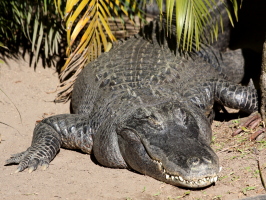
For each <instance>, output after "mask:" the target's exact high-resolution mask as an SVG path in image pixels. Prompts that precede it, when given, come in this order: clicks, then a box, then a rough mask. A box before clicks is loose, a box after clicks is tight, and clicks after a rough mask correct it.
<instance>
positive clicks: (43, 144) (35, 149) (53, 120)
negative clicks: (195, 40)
mask: <svg viewBox="0 0 266 200" xmlns="http://www.w3.org/2000/svg"><path fill="white" fill-rule="evenodd" d="M88 124H89V123H88V117H86V116H81V115H71V114H64V115H56V116H52V117H49V118H46V119H44V120H42V121H41V122H40V123H39V124H38V125H37V126H36V127H35V129H34V133H33V138H32V144H31V146H30V147H29V148H28V149H27V150H26V151H24V152H21V153H18V154H14V155H12V156H11V158H10V159H8V160H7V161H6V164H19V165H18V168H17V171H16V172H20V171H23V170H24V169H26V168H29V172H32V171H34V170H36V169H37V167H38V166H40V167H41V168H42V169H46V168H47V167H48V166H49V163H50V162H51V160H52V159H53V158H54V157H55V156H56V154H57V152H58V151H59V149H60V147H65V148H69V149H81V150H82V151H83V152H85V153H90V152H91V149H92V144H93V142H92V131H91V128H90V126H89V125H88Z"/></svg>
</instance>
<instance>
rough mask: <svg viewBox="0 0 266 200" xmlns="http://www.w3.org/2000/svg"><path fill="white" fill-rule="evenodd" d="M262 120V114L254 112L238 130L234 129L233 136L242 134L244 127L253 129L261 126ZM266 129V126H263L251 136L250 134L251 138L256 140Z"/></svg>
mask: <svg viewBox="0 0 266 200" xmlns="http://www.w3.org/2000/svg"><path fill="white" fill-rule="evenodd" d="M261 121H262V119H261V115H260V114H259V113H258V112H256V113H253V114H251V116H249V117H248V118H247V120H245V122H244V123H242V124H241V125H240V126H239V127H240V128H238V129H237V130H236V131H234V132H233V133H232V136H236V135H238V134H240V133H241V132H242V131H244V129H246V128H248V129H250V130H253V129H255V128H256V127H258V126H259V124H260V122H261ZM265 131H266V128H262V129H260V130H258V131H256V132H255V133H253V134H252V135H251V136H250V140H251V141H252V140H255V139H256V138H257V137H258V136H259V135H260V134H262V133H263V132H265Z"/></svg>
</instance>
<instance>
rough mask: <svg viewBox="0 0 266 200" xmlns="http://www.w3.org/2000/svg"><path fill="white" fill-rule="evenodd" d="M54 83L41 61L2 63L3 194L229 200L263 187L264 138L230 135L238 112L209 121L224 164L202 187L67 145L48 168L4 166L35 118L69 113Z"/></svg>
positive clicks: (22, 145)
mask: <svg viewBox="0 0 266 200" xmlns="http://www.w3.org/2000/svg"><path fill="white" fill-rule="evenodd" d="M57 84H58V74H57V73H55V69H54V68H46V69H44V68H43V67H42V66H41V65H39V66H37V68H36V70H34V69H33V68H30V67H29V64H28V62H27V61H23V60H9V61H8V63H7V64H0V110H1V112H0V134H1V135H0V136H1V137H0V138H1V143H0V154H1V157H0V163H1V165H0V170H1V173H0V196H1V199H20V200H25V199H27V200H28V199H76V200H77V199H80V200H83V199H84V200H89V199H90V200H94V199H97V200H98V199H111V200H112V199H118V200H120V199H121V200H122V199H124V200H131V199H132V200H137V199H143V200H146V199H147V200H150V199H154V200H157V199H158V200H159V199H160V200H161V199H167V200H173V199H188V200H189V199H203V200H208V199H217V200H218V199H224V200H227V199H240V198H244V197H247V196H254V195H257V194H264V193H265V190H264V188H263V184H262V181H261V177H262V178H265V179H266V157H265V153H266V142H265V141H261V142H250V141H249V137H250V132H249V131H248V130H246V131H245V132H244V133H242V134H240V135H239V136H236V137H232V136H231V133H232V132H233V131H234V130H235V127H234V126H235V124H236V125H237V124H238V122H239V120H238V119H237V118H236V120H234V121H230V122H223V121H222V122H221V121H215V122H214V123H213V133H214V134H213V144H212V146H213V148H214V149H215V151H216V152H217V154H218V156H219V159H220V164H221V166H222V170H221V172H220V175H219V180H218V182H217V183H216V184H215V185H212V186H210V187H208V188H205V189H200V190H187V189H182V188H178V187H174V186H172V185H169V184H166V183H163V182H160V181H157V180H155V179H153V178H150V177H148V176H145V175H141V174H138V173H136V172H133V171H129V170H126V169H110V168H106V167H103V166H100V165H98V164H97V163H95V162H94V161H93V160H92V159H91V156H90V155H87V154H83V153H80V152H77V151H71V150H65V149H61V150H60V152H59V154H58V155H57V156H56V158H55V159H54V160H53V161H52V162H51V164H50V166H49V168H48V169H47V170H46V171H42V170H37V171H35V172H33V173H28V171H27V170H25V171H23V172H20V173H14V172H15V170H16V165H11V166H4V164H5V160H6V159H8V158H9V157H10V155H11V154H14V153H18V152H21V151H24V150H26V148H27V147H29V145H30V143H31V137H32V132H33V129H34V126H35V123H36V121H39V120H41V119H42V118H43V117H47V116H50V115H54V114H60V113H69V103H66V104H54V103H53V99H54V97H55V93H53V91H55V89H56V85H57ZM7 96H8V97H7ZM20 117H21V118H20ZM258 163H259V164H260V170H259V168H258ZM260 172H261V175H262V176H260ZM263 180H264V179H263Z"/></svg>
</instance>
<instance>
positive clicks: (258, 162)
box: [257, 157, 266, 191]
mask: <svg viewBox="0 0 266 200" xmlns="http://www.w3.org/2000/svg"><path fill="white" fill-rule="evenodd" d="M259 159H260V158H259V157H258V158H257V164H258V168H259V174H260V180H261V184H262V186H263V188H264V190H265V191H266V187H265V182H264V179H263V176H262V172H261V168H260V161H259Z"/></svg>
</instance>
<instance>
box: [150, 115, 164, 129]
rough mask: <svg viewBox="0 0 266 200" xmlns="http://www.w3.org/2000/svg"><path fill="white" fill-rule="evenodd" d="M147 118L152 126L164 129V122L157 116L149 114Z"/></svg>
mask: <svg viewBox="0 0 266 200" xmlns="http://www.w3.org/2000/svg"><path fill="white" fill-rule="evenodd" d="M147 119H148V122H149V124H150V125H151V126H153V127H155V128H160V129H162V125H163V122H162V121H159V120H158V119H157V118H156V117H155V116H149V117H147Z"/></svg>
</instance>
